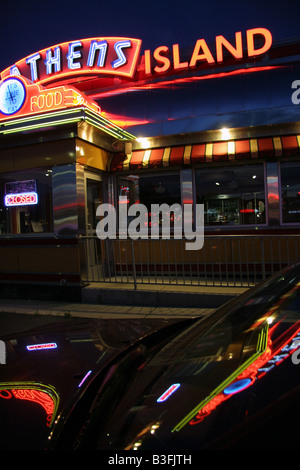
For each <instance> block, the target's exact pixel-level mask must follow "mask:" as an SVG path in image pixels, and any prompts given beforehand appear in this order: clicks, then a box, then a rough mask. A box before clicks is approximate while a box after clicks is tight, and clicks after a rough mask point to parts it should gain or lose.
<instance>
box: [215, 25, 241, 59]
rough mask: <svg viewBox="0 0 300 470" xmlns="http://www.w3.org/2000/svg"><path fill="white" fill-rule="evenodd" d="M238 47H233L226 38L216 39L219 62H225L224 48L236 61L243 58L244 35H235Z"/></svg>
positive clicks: (239, 33) (219, 37)
mask: <svg viewBox="0 0 300 470" xmlns="http://www.w3.org/2000/svg"><path fill="white" fill-rule="evenodd" d="M235 43H236V47H234V46H232V44H230V43H229V42H228V41H227V39H225V38H224V36H217V37H216V51H217V62H223V46H224V47H226V49H227V50H228V51H229V52H230V53H231V54H232V55H233V57H235V58H236V59H242V58H243V44H242V33H241V32H238V33H235Z"/></svg>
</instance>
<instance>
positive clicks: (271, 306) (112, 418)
mask: <svg viewBox="0 0 300 470" xmlns="http://www.w3.org/2000/svg"><path fill="white" fill-rule="evenodd" d="M299 289H300V283H299V270H298V274H297V276H293V275H292V276H290V277H289V276H286V277H285V276H283V277H282V278H278V279H277V280H275V281H272V282H271V283H270V284H269V285H268V284H267V285H266V286H265V287H264V288H263V289H262V290H260V288H258V289H257V290H255V292H254V294H253V293H249V294H248V295H246V296H242V297H241V298H240V299H239V300H238V301H236V302H233V303H230V304H228V305H227V306H225V307H224V308H223V309H220V311H218V312H216V313H215V314H212V315H211V316H209V317H207V318H205V319H200V320H198V321H196V322H195V323H193V324H190V325H189V326H186V328H184V329H182V331H181V332H177V334H175V335H173V336H170V337H169V338H164V337H163V336H161V337H160V338H158V337H156V341H152V339H151V337H148V338H145V340H143V341H142V342H139V343H137V344H136V345H135V346H134V347H132V348H131V349H130V351H128V354H126V355H124V356H122V357H120V358H119V360H118V362H116V363H115V364H114V365H113V367H111V368H110V369H109V371H107V373H106V375H105V376H103V377H102V379H101V382H98V384H95V389H97V393H96V394H95V393H93V401H91V402H90V403H87V401H86V400H82V403H80V402H78V409H77V414H76V413H75V415H74V416H75V417H76V419H78V418H79V417H80V409H85V410H86V417H87V418H86V419H83V420H82V421H81V422H80V419H78V420H77V421H76V422H77V424H78V429H77V430H76V432H75V433H74V434H73V435H72V429H71V426H66V427H65V429H61V430H59V428H58V429H57V432H54V435H53V440H52V442H51V444H52V445H53V448H72V449H82V450H86V449H89V450H91V449H99V450H137V449H138V450H152V451H154V450H156V451H165V452H166V451H179V450H199V449H210V448H213V449H215V448H216V449H219V448H246V449H253V448H264V449H265V448H275V449H277V448H284V447H285V446H286V447H287V448H294V447H296V448H297V447H298V442H297V434H295V433H293V425H294V424H295V425H297V422H298V417H300V406H299V403H300V400H299V398H300V373H299V369H297V366H296V364H295V363H294V362H293V361H292V357H293V355H294V353H296V352H297V350H298V348H299V343H300V296H299ZM299 358H300V354H299ZM298 367H300V366H298ZM85 399H86V397H85ZM85 407H86V408H85ZM73 423H74V421H73ZM283 430H284V431H283ZM235 446H236V447H235Z"/></svg>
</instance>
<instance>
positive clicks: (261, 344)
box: [171, 324, 269, 432]
mask: <svg viewBox="0 0 300 470" xmlns="http://www.w3.org/2000/svg"><path fill="white" fill-rule="evenodd" d="M268 330H269V325H268V324H267V325H266V326H265V327H264V328H263V329H262V330H261V331H260V332H259V337H258V340H257V345H256V352H255V353H254V354H253V355H252V356H251V357H250V358H249V359H248V360H247V361H246V362H244V363H243V364H242V365H240V367H238V368H237V369H236V370H235V371H234V372H233V373H232V374H231V375H230V376H229V377H227V379H225V380H224V381H223V382H222V383H221V384H220V385H219V386H218V387H217V388H215V389H214V390H213V391H212V392H211V393H210V394H209V395H208V396H207V397H206V398H204V400H202V401H201V402H200V403H199V404H198V405H197V406H195V407H194V408H193V409H192V411H190V412H189V413H188V414H187V415H186V416H185V417H184V418H183V419H182V420H181V421H179V423H177V424H176V425H175V426H174V428H173V429H172V431H171V432H175V431H176V432H178V431H180V430H181V429H182V428H183V427H184V426H185V425H186V424H187V423H189V422H190V420H191V419H192V418H194V417H195V415H196V414H197V413H199V411H201V410H202V408H203V407H204V406H205V405H207V403H209V402H210V401H211V400H212V399H213V398H214V397H215V396H216V395H218V394H219V393H221V392H222V390H224V389H225V388H226V387H227V386H228V385H230V384H231V382H233V380H235V379H236V378H237V377H238V376H239V375H240V374H241V373H242V372H243V371H244V370H245V369H247V367H249V366H250V365H251V364H252V363H253V362H254V361H256V359H258V358H259V357H260V356H261V355H262V354H263V353H264V352H265V351H266V348H267V344H268Z"/></svg>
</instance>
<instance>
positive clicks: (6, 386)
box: [0, 381, 59, 427]
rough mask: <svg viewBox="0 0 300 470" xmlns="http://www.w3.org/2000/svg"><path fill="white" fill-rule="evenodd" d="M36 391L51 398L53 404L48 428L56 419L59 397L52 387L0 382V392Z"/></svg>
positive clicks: (37, 384) (35, 383)
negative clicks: (15, 390) (14, 390)
mask: <svg viewBox="0 0 300 470" xmlns="http://www.w3.org/2000/svg"><path fill="white" fill-rule="evenodd" d="M13 389H17V390H38V391H39V392H43V393H46V394H47V395H49V396H50V397H51V399H52V400H53V403H54V409H53V415H52V419H51V421H50V424H49V427H50V426H52V424H53V421H54V419H55V417H56V414H57V410H58V405H59V395H58V393H57V392H56V390H55V388H54V387H53V386H52V385H44V384H41V383H37V382H21V381H20V382H0V390H13Z"/></svg>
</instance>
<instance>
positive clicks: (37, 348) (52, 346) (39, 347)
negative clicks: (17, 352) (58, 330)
mask: <svg viewBox="0 0 300 470" xmlns="http://www.w3.org/2000/svg"><path fill="white" fill-rule="evenodd" d="M56 348H57V344H56V343H41V344H29V345H28V346H26V349H27V351H40V350H44V349H56Z"/></svg>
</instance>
